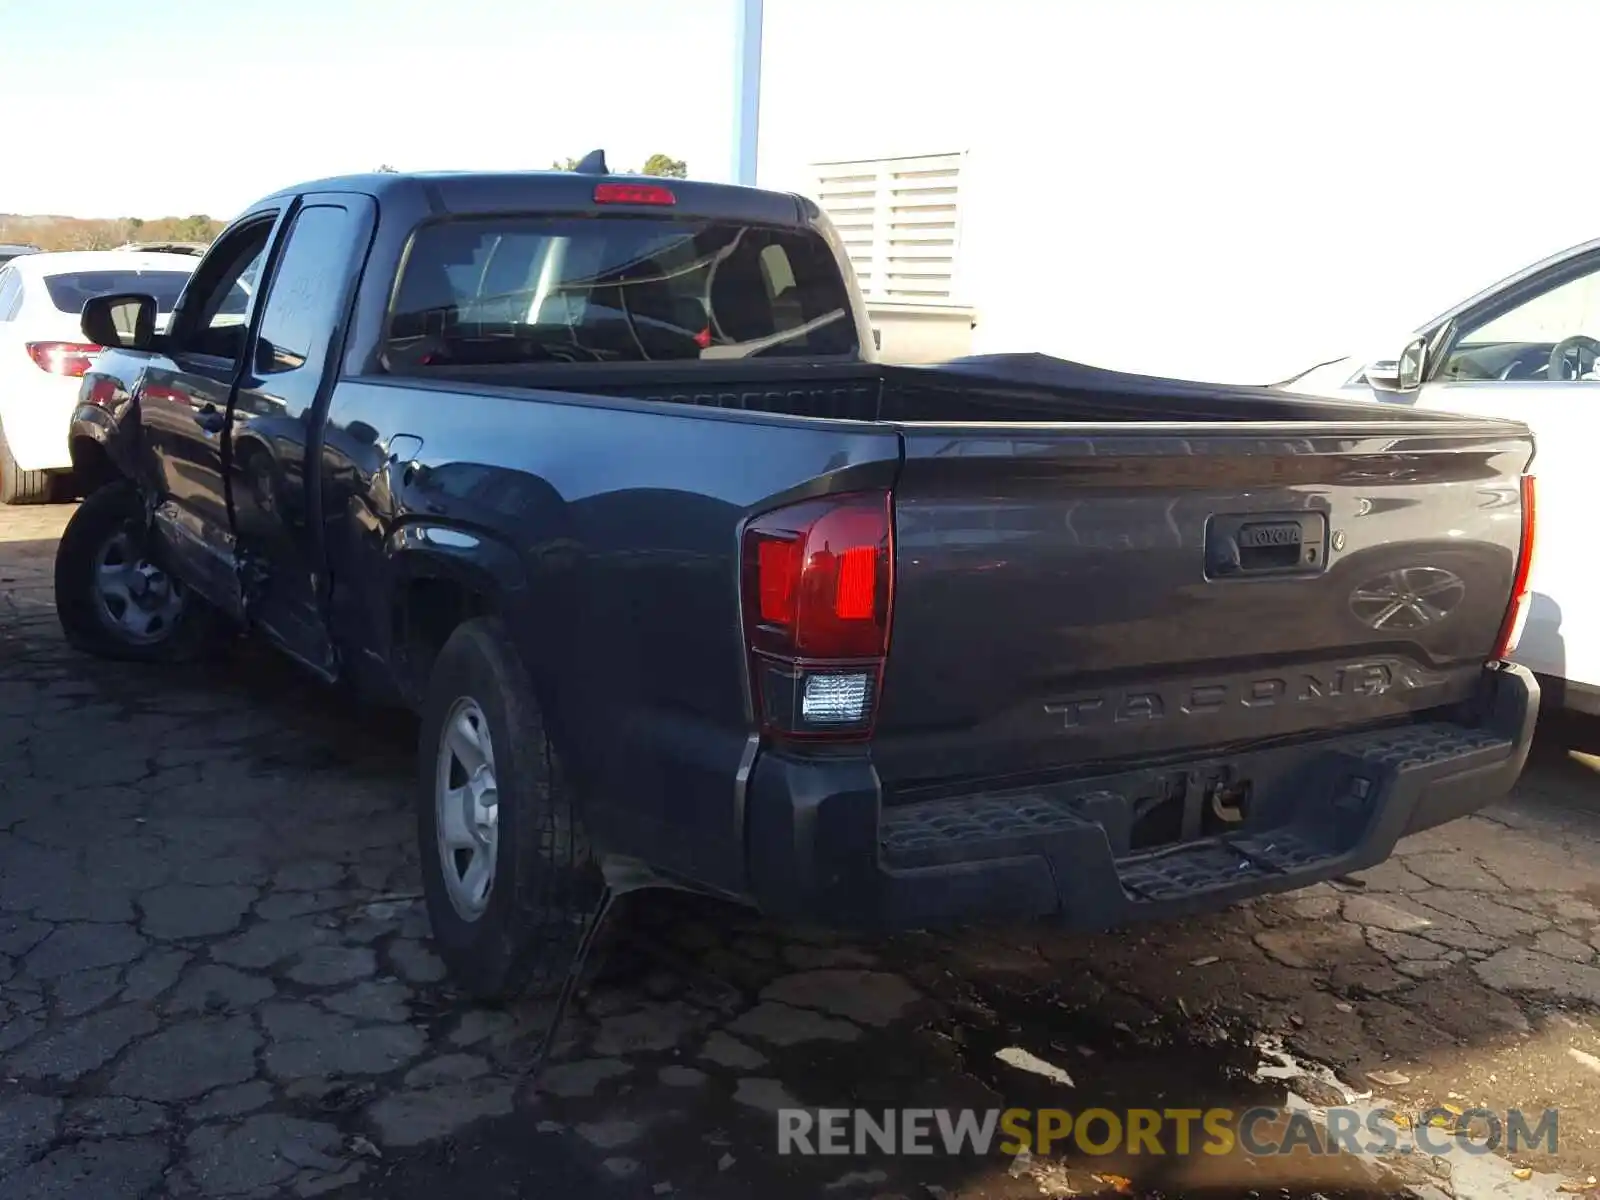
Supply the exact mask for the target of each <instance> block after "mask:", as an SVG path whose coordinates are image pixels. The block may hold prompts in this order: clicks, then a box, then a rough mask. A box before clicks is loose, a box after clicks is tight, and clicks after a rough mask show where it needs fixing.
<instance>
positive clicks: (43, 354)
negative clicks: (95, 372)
mask: <svg viewBox="0 0 1600 1200" xmlns="http://www.w3.org/2000/svg"><path fill="white" fill-rule="evenodd" d="M101 349H102V347H100V346H91V345H89V344H88V343H86V342H29V343H28V357H29V358H31V359H33V361H34V363H35V364H37V366H38V367H39V369H40V370H41V371H49V372H50V374H52V375H72V376H75V377H77V378H82V377H83V373H84V372H85V371H87V370H88V369H89V368H90V367H91V366H92V365H93V364H94V356H95V355H96V354H99V353H100V351H101Z"/></svg>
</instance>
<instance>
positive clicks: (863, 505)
mask: <svg viewBox="0 0 1600 1200" xmlns="http://www.w3.org/2000/svg"><path fill="white" fill-rule="evenodd" d="M889 504H890V502H889V494H888V493H887V492H871V493H861V494H853V495H848V496H834V497H829V498H828V499H825V500H808V501H805V502H803V503H800V504H795V505H791V506H790V507H788V508H780V509H778V510H777V511H775V512H770V513H765V514H763V515H762V516H760V517H757V518H756V519H755V520H753V521H751V522H750V524H749V525H748V526H746V528H745V534H744V553H743V559H744V567H743V580H742V587H743V592H744V609H745V615H744V620H745V636H746V639H747V640H748V643H749V645H748V649H749V652H750V675H751V684H752V687H753V689H754V693H755V701H756V704H757V707H758V709H759V712H760V717H761V721H762V724H763V725H764V726H765V727H766V728H767V729H769V730H771V731H773V732H775V733H780V734H785V735H789V736H797V737H806V736H812V737H834V738H837V737H864V736H866V735H868V734H870V733H871V732H872V722H873V717H874V716H875V715H876V713H877V707H878V694H879V691H880V688H881V685H882V682H883V662H884V656H885V655H886V654H887V653H888V649H889V620H890V611H891V608H892V603H893V592H894V536H893V530H892V522H891V519H890V507H889Z"/></svg>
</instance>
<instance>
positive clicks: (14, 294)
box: [0, 267, 22, 321]
mask: <svg viewBox="0 0 1600 1200" xmlns="http://www.w3.org/2000/svg"><path fill="white" fill-rule="evenodd" d="M21 307H22V276H20V275H18V274H17V273H16V272H15V271H13V270H12V269H11V268H10V267H0V321H9V320H11V319H12V318H13V317H15V316H16V315H17V310H18V309H20V308H21Z"/></svg>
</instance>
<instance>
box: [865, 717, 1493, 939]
mask: <svg viewBox="0 0 1600 1200" xmlns="http://www.w3.org/2000/svg"><path fill="white" fill-rule="evenodd" d="M1513 750H1514V745H1513V741H1512V739H1510V738H1508V737H1506V736H1504V735H1503V734H1498V733H1494V732H1491V731H1488V730H1482V729H1469V728H1465V727H1463V726H1460V725H1454V724H1450V723H1447V722H1430V723H1424V724H1417V725H1409V726H1404V727H1399V728H1390V729H1381V730H1373V731H1371V732H1367V733H1361V734H1351V735H1348V736H1344V737H1335V738H1330V739H1327V740H1325V741H1322V742H1319V743H1318V744H1317V745H1316V746H1315V747H1314V748H1313V749H1311V751H1310V752H1311V754H1312V755H1314V756H1315V769H1314V770H1313V771H1312V772H1310V775H1309V779H1308V777H1307V776H1296V777H1293V778H1292V783H1287V784H1286V783H1283V782H1282V780H1283V778H1284V777H1281V776H1280V777H1279V778H1280V786H1281V787H1283V788H1286V789H1289V790H1291V791H1292V794H1288V793H1287V792H1286V794H1285V795H1283V796H1281V797H1280V800H1286V801H1288V803H1287V804H1281V803H1280V805H1279V809H1280V811H1282V812H1283V814H1284V815H1283V817H1282V818H1281V819H1279V820H1276V821H1275V822H1274V823H1273V826H1272V827H1271V828H1265V829H1240V830H1238V831H1237V832H1233V833H1226V834H1221V835H1219V836H1213V837H1207V838H1202V839H1196V840H1190V841H1185V842H1181V843H1178V844H1175V845H1168V846H1164V847H1161V848H1159V849H1156V850H1153V851H1151V852H1148V853H1137V854H1128V855H1125V856H1123V857H1121V858H1118V859H1117V860H1116V861H1115V864H1114V869H1115V878H1116V880H1117V882H1118V883H1120V884H1121V891H1122V894H1123V897H1124V899H1125V901H1126V902H1127V903H1129V904H1131V905H1133V906H1134V907H1139V906H1141V905H1147V904H1161V903H1163V902H1171V901H1174V900H1179V899H1181V898H1183V897H1185V896H1190V895H1197V894H1200V893H1207V892H1215V891H1225V892H1233V891H1241V890H1261V888H1262V885H1263V884H1265V883H1267V881H1269V880H1271V879H1272V878H1274V877H1278V876H1294V875H1303V874H1305V873H1306V872H1307V871H1308V870H1314V869H1315V868H1316V866H1317V864H1319V863H1325V862H1331V861H1332V860H1333V859H1336V858H1339V857H1341V856H1343V855H1344V854H1346V853H1347V852H1348V851H1350V850H1351V848H1352V846H1353V844H1354V842H1355V841H1356V840H1357V839H1358V838H1359V837H1361V836H1362V833H1363V831H1364V829H1365V828H1366V827H1367V826H1368V824H1369V819H1370V818H1371V816H1372V809H1371V807H1370V803H1371V802H1375V801H1376V800H1377V798H1378V795H1379V793H1382V792H1384V791H1386V790H1387V789H1388V787H1389V786H1390V785H1391V784H1392V783H1393V782H1394V781H1395V780H1396V779H1398V778H1399V777H1401V776H1407V777H1417V776H1421V777H1430V776H1433V775H1447V774H1450V773H1451V772H1453V771H1455V770H1456V769H1457V768H1458V767H1460V768H1462V769H1465V768H1467V767H1469V766H1474V765H1477V764H1481V763H1484V762H1486V761H1492V760H1495V759H1499V758H1502V757H1505V756H1509V755H1510V754H1512V752H1513ZM1284 753H1285V751H1283V750H1280V749H1269V750H1265V751H1261V752H1257V753H1256V754H1249V753H1247V754H1244V755H1239V756H1236V757H1235V758H1233V759H1230V760H1226V761H1228V762H1230V763H1232V764H1235V765H1237V767H1238V769H1239V771H1240V773H1241V774H1242V775H1243V776H1244V777H1245V778H1250V777H1251V776H1252V775H1253V774H1254V773H1255V766H1256V765H1260V766H1262V768H1263V773H1264V775H1267V776H1270V773H1271V772H1270V767H1269V766H1268V765H1267V760H1268V759H1269V757H1270V756H1274V755H1279V754H1284ZM1287 753H1288V754H1291V755H1294V756H1295V757H1296V758H1297V760H1298V761H1299V762H1300V763H1302V764H1303V763H1304V762H1305V761H1306V760H1305V753H1306V752H1305V751H1304V750H1289V751H1287ZM1219 761H1222V760H1219ZM1192 765H1197V766H1204V765H1205V764H1192ZM1177 769H1178V770H1180V771H1181V770H1182V769H1183V768H1182V767H1179V768H1177ZM1151 774H1152V773H1151V772H1148V771H1143V772H1140V771H1135V772H1129V773H1127V774H1125V775H1118V776H1109V777H1103V778H1098V779H1094V780H1086V781H1082V782H1079V783H1075V784H1061V785H1055V786H1051V787H1043V788H1030V789H1018V790H1014V791H1008V792H999V793H984V794H980V795H975V796H963V797H959V798H955V799H943V800H929V801H922V802H913V803H909V804H900V805H888V806H886V807H885V808H884V809H883V812H882V815H881V818H880V824H879V829H878V841H879V852H880V856H881V861H882V863H883V865H884V866H885V867H886V868H888V869H889V870H891V871H892V870H897V869H907V870H915V869H917V868H919V867H931V866H934V865H936V864H946V865H949V864H956V863H963V862H964V863H974V862H979V861H983V860H990V859H1001V858H1007V857H1014V856H1017V855H1029V854H1044V855H1046V856H1048V857H1051V858H1053V859H1056V860H1057V861H1058V863H1061V862H1064V861H1065V860H1066V855H1065V853H1064V852H1065V851H1066V850H1067V848H1068V844H1069V843H1071V844H1075V845H1076V846H1078V847H1079V848H1082V847H1083V845H1084V843H1085V841H1092V842H1096V843H1098V844H1099V845H1100V846H1101V847H1102V849H1101V851H1100V853H1101V854H1102V855H1107V854H1108V853H1109V851H1110V844H1111V843H1110V842H1109V841H1108V839H1107V835H1106V832H1105V826H1104V825H1103V824H1102V822H1101V820H1099V819H1097V818H1098V817H1102V816H1108V815H1109V814H1114V813H1119V812H1120V813H1127V812H1128V811H1131V809H1132V808H1133V807H1134V805H1133V804H1132V803H1131V801H1132V799H1133V797H1134V796H1136V795H1138V794H1140V790H1141V789H1145V788H1148V786H1149V781H1150V779H1151ZM1312 781H1314V784H1313V782H1312ZM1341 807H1342V808H1343V810H1344V811H1342V812H1341V811H1339V810H1340V809H1341ZM1108 866H1109V864H1108ZM1059 869H1060V867H1059V865H1058V871H1059ZM1062 882H1064V881H1063V880H1061V879H1059V878H1058V885H1059V884H1060V883H1062ZM1107 882H1108V884H1109V877H1108V880H1107ZM1252 884H1253V885H1254V887H1252V886H1251V885H1252Z"/></svg>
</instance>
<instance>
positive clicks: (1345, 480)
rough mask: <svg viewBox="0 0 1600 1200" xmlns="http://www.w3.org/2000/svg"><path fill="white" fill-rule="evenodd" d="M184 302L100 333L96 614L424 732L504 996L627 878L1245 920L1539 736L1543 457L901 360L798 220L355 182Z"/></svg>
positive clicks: (456, 854)
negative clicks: (336, 695)
mask: <svg viewBox="0 0 1600 1200" xmlns="http://www.w3.org/2000/svg"><path fill="white" fill-rule="evenodd" d="M241 280H243V281H244V282H245V283H246V284H247V285H248V288H247V290H248V291H249V292H250V295H251V301H250V306H249V310H248V312H247V313H245V314H244V316H243V317H242V318H241V317H240V316H239V315H238V314H237V313H232V314H230V312H229V311H228V306H227V305H226V304H225V303H224V300H225V298H226V297H227V296H228V295H229V293H230V290H231V289H232V288H233V287H234V285H235V283H236V282H239V281H241ZM153 320H154V308H153V304H152V302H151V301H149V300H147V299H144V298H140V297H137V296H108V297H101V298H98V299H96V300H93V301H91V302H90V303H89V304H88V305H87V306H86V307H85V310H84V314H83V327H84V332H85V335H86V337H87V338H88V339H89V340H91V341H93V342H96V343H98V344H101V345H104V346H106V347H108V349H107V350H106V352H105V353H104V354H103V355H101V357H100V358H99V359H98V361H97V362H96V363H95V365H94V369H93V370H92V371H91V372H90V373H89V374H87V375H85V377H84V381H83V391H82V395H81V402H80V404H79V406H78V409H77V411H76V414H75V417H74V421H73V425H72V432H71V439H72V445H71V449H72V458H73V462H74V464H75V466H76V469H77V472H78V475H79V477H80V479H81V480H82V481H83V482H84V484H85V485H86V487H90V488H92V489H93V490H92V491H90V492H89V494H88V497H87V499H86V500H85V501H84V503H83V505H82V506H81V507H80V508H79V510H78V512H77V514H76V515H75V516H74V518H73V520H72V522H71V524H70V525H69V526H68V528H67V530H66V532H65V535H64V536H63V538H62V541H61V545H60V551H59V556H58V559H57V566H56V595H57V602H58V606H59V610H60V614H61V621H62V624H63V626H64V628H65V630H66V633H67V635H68V637H69V638H70V639H71V640H72V642H73V643H75V644H76V645H78V646H79V647H82V648H83V649H85V650H87V651H89V652H91V653H96V654H102V655H111V656H119V657H123V658H133V659H142V660H150V661H158V660H170V659H175V658H179V657H183V656H187V655H193V654H196V653H198V652H200V651H202V650H203V649H204V648H205V647H207V646H209V645H211V644H213V643H214V642H215V640H216V639H217V637H218V635H224V634H228V633H236V632H238V631H242V630H252V631H256V632H258V633H259V634H261V635H264V636H265V637H267V638H269V639H271V640H272V641H273V642H275V643H276V644H277V645H278V646H279V647H281V648H282V650H283V651H284V652H285V653H287V654H288V655H290V656H292V657H293V658H294V659H295V660H297V661H298V662H299V663H301V664H303V665H304V666H305V667H306V668H307V669H308V670H310V671H312V672H314V673H315V674H316V675H319V676H321V677H322V678H324V679H326V680H329V681H335V680H338V681H342V682H344V683H346V684H349V685H352V686H353V687H354V688H356V689H358V690H359V691H360V693H361V694H364V695H366V696H369V697H372V698H373V699H375V700H388V701H391V702H398V703H400V704H403V705H405V706H409V707H411V708H412V709H414V710H415V711H416V712H417V713H419V714H420V717H421V734H420V748H419V752H418V766H417V773H418V782H417V793H416V805H417V821H418V827H419V833H420V839H421V855H422V863H423V871H424V878H425V883H426V892H427V902H428V909H429V913H430V916H431V918H432V922H433V929H434V933H435V937H436V939H437V942H438V945H439V947H440V949H441V952H442V953H443V955H444V957H445V958H446V960H447V961H448V963H449V964H450V966H451V968H452V969H453V970H454V972H455V974H456V977H457V979H458V980H459V981H460V982H461V983H462V984H463V985H464V986H465V987H467V988H469V989H471V990H473V991H475V992H477V993H480V994H484V995H490V996H493V995H505V994H507V993H509V992H512V991H514V990H516V989H518V988H521V987H523V986H525V985H527V984H528V983H529V982H530V981H532V980H533V978H534V977H535V976H536V975H538V974H541V973H544V972H553V973H554V974H556V975H560V973H561V972H563V971H565V970H566V967H567V964H568V962H569V961H571V958H572V956H573V954H574V951H576V950H578V949H579V948H580V947H581V946H582V945H583V944H584V937H585V933H586V931H588V930H590V929H592V928H593V926H594V924H595V923H596V920H597V918H596V917H595V916H594V914H595V913H597V912H603V911H604V909H603V904H604V900H605V898H606V897H608V896H610V895H612V894H614V893H615V890H616V889H617V888H622V887H626V886H631V885H635V884H644V885H652V884H664V885H670V886H678V887H687V888H692V889H699V890H702V891H705V892H709V893H713V894H716V895H720V896H725V897H729V898H732V899H736V900H740V901H744V902H747V903H750V904H753V905H756V906H758V907H759V908H760V909H762V910H763V911H765V912H767V913H770V914H775V915H778V916H782V917H792V918H795V919H802V920H808V921H814V922H822V923H829V924H835V925H841V926H853V927H867V928H877V929H886V928H896V927H901V928H903V927H920V926H927V925H932V924H937V923H947V922H963V921H972V920H980V919H1006V920H1015V919H1023V918H1048V919H1053V920H1059V921H1063V922H1066V923H1068V924H1070V925H1073V926H1077V927H1085V928H1095V927H1100V928H1103V927H1107V926H1111V925H1115V924H1118V923H1121V922H1125V921H1129V920H1132V919H1135V918H1141V917H1165V916H1173V915H1179V914H1184V913H1188V912H1192V911H1195V910H1197V909H1202V908H1206V907H1211V906H1219V905H1223V904H1225V903H1227V902H1230V901H1233V900H1237V899H1239V898H1241V897H1246V896H1251V895H1255V894H1259V893H1263V892H1272V891H1281V890H1287V889H1291V888H1296V887H1300V886H1302V885H1304V884H1308V883H1310V882H1312V881H1314V880H1319V879H1325V878H1328V877H1332V876H1338V875H1342V874H1344V873H1346V872H1348V871H1351V870H1355V869H1359V868H1362V867H1367V866H1371V865H1372V864H1374V863H1377V862H1379V861H1380V860H1382V859H1383V858H1384V857H1385V856H1386V855H1388V854H1389V853H1390V851H1391V850H1392V848H1393V846H1394V844H1395V841H1396V839H1398V838H1399V837H1401V836H1402V835H1404V834H1406V833H1409V832H1413V831H1416V830H1419V829H1423V828H1425V827H1428V826H1431V825H1435V824H1438V823H1439V822H1442V821H1446V820H1449V819H1451V818H1453V817H1457V816H1459V815H1461V814H1463V813H1466V812H1469V811H1471V810H1473V809H1476V808H1478V807H1480V806H1482V805H1484V804H1485V803H1488V802H1490V801H1492V800H1494V799H1496V798H1498V797H1500V796H1501V795H1502V794H1504V793H1505V792H1506V790H1507V789H1508V788H1510V787H1511V785H1512V783H1513V781H1514V780H1515V779H1516V777H1517V774H1518V772H1519V771H1520V769H1521V767H1522V763H1523V759H1524V757H1525V755H1526V752H1527V748H1528V744H1529V740H1530V737H1531V735H1532V730H1533V724H1534V718H1535V714H1536V710H1537V707H1538V693H1537V689H1536V685H1535V684H1534V682H1533V681H1532V679H1531V678H1530V676H1529V675H1528V673H1527V672H1526V671H1523V670H1521V669H1520V668H1518V667H1515V666H1511V665H1509V664H1507V663H1506V662H1505V661H1504V659H1505V656H1506V654H1507V651H1508V647H1509V646H1510V645H1511V644H1512V642H1513V641H1514V640H1515V637H1516V635H1517V631H1518V627H1519V622H1520V616H1521V613H1522V612H1523V611H1524V609H1525V607H1526V595H1525V593H1526V590H1527V569H1528V562H1529V557H1530V554H1531V550H1532V535H1533V505H1532V499H1533V491H1532V479H1531V477H1530V476H1529V475H1528V474H1527V471H1528V468H1529V465H1530V460H1531V459H1532V456H1533V447H1532V441H1531V438H1530V436H1529V434H1528V432H1527V430H1526V429H1525V428H1523V427H1522V426H1520V425H1517V424H1513V423H1506V422H1496V421H1484V420H1476V419H1472V420H1469V419H1466V418H1457V417H1448V416H1443V417H1442V416H1438V415H1431V414H1421V413H1417V412H1413V411H1411V410H1408V409H1404V408H1398V407H1380V406H1374V405H1349V404H1338V403H1330V402H1325V401H1318V400H1310V399H1300V398H1296V397H1293V396H1288V395H1285V394H1283V393H1279V392H1270V391H1265V390H1251V389H1236V388H1225V387H1213V386H1206V385H1199V384H1190V383H1180V382H1174V381H1167V380H1157V379H1149V378H1144V377H1138V376H1129V375H1122V374H1116V373H1111V372H1105V371H1098V370H1093V369H1090V368H1085V367H1080V366H1076V365H1074V364H1070V363H1063V362H1059V361H1055V360H1051V359H1047V358H1042V357H1039V356H1032V355H1018V356H999V357H991V358H978V359H967V360H961V361H958V362H954V363H950V364H946V365H943V366H937V367H894V366H888V365H882V364H878V363H875V362H874V361H872V359H873V355H872V352H871V349H870V347H871V335H870V329H869V328H868V326H867V324H866V320H865V317H864V315H863V308H862V304H861V300H860V296H859V293H858V291H857V289H856V286H855V283H854V278H853V276H852V274H851V272H850V270H849V267H848V262H847V260H846V258H845V256H844V253H843V249H842V246H841V244H840V242H839V240H838V238H837V237H836V236H835V234H834V232H833V230H832V228H831V227H830V225H829V224H828V222H827V220H826V219H825V218H824V217H823V216H822V215H821V214H820V213H819V211H818V210H817V208H816V207H815V206H814V205H813V204H812V203H811V202H810V201H808V200H805V199H802V198H799V197H796V196H792V195H780V194H775V193H770V192H764V191H756V190H749V189H740V188H733V187H726V186H719V185H711V184H704V183H693V182H681V181H672V182H670V183H662V182H659V181H649V180H641V179H638V178H626V177H618V176H613V175H607V174H604V173H600V172H593V173H586V172H584V171H577V172H560V173H548V174H496V175H489V174H440V175H417V176H408V175H392V174H386V175H375V176H366V177H359V178H344V179H330V180H324V181H321V182H316V183H310V184H306V185H303V186H300V187H295V188H291V189H288V190H286V191H283V192H279V193H277V194H276V195H273V196H269V197H267V198H266V199H264V200H262V201H261V202H260V203H258V204H256V205H253V206H252V207H251V208H250V209H249V210H248V211H247V212H245V214H244V215H243V216H241V217H240V218H239V219H238V220H237V221H236V222H234V224H233V225H232V226H231V228H229V229H228V230H227V231H226V232H225V233H223V234H222V236H221V237H220V238H219V239H218V240H217V242H216V244H215V245H214V246H213V247H212V249H211V250H210V252H209V253H208V254H207V255H206V256H205V258H204V259H203V261H202V262H201V263H200V264H199V267H198V269H197V270H196V272H195V274H194V276H193V279H192V281H191V283H190V284H189V286H188V288H187V290H186V291H185V292H184V294H183V297H182V300H181V302H180V303H179V304H178V306H177V308H176V310H175V311H174V313H173V314H172V317H171V320H170V324H169V325H168V327H167V329H166V330H165V332H162V333H157V332H155V331H154V328H153ZM608 884H609V885H610V886H608Z"/></svg>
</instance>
